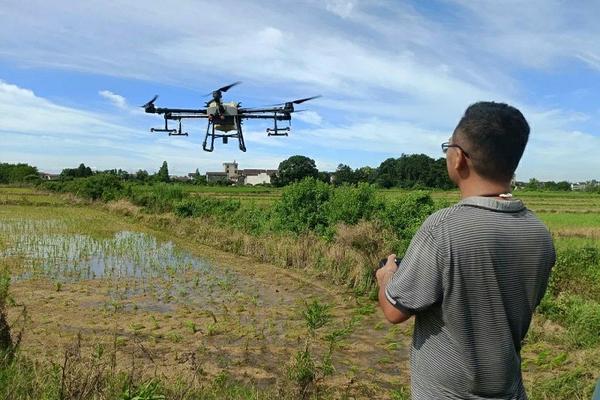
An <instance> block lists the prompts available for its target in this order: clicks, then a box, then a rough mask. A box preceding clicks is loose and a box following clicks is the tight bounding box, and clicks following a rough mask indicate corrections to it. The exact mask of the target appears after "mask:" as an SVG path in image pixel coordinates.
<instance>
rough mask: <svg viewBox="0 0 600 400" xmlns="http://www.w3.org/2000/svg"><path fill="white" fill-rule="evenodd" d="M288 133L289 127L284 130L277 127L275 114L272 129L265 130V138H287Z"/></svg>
mask: <svg viewBox="0 0 600 400" xmlns="http://www.w3.org/2000/svg"><path fill="white" fill-rule="evenodd" d="M289 132H290V127H289V126H286V127H285V128H278V127H277V113H275V117H274V118H273V128H267V136H287V135H288V133H289Z"/></svg>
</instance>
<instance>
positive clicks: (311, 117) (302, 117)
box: [294, 110, 323, 125]
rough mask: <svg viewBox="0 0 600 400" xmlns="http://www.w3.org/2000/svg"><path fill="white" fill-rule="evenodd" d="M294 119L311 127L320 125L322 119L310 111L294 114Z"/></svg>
mask: <svg viewBox="0 0 600 400" xmlns="http://www.w3.org/2000/svg"><path fill="white" fill-rule="evenodd" d="M294 119H297V120H299V121H302V122H306V123H307V124H311V125H321V123H322V122H323V118H322V117H321V116H320V115H319V113H317V112H316V111H310V110H306V111H300V112H297V113H294Z"/></svg>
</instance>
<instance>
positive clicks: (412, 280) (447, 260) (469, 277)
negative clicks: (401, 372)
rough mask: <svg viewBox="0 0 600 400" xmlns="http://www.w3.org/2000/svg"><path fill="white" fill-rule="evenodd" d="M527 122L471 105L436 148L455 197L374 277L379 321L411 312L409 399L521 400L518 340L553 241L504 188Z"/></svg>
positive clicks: (542, 285) (496, 106)
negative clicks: (442, 156) (400, 255)
mask: <svg viewBox="0 0 600 400" xmlns="http://www.w3.org/2000/svg"><path fill="white" fill-rule="evenodd" d="M528 137H529V125H528V124H527V121H526V120H525V118H524V117H523V115H522V114H521V112H520V111H519V110H517V109H516V108H514V107H511V106H509V105H506V104H501V103H493V102H480V103H476V104H473V105H471V106H470V107H469V108H467V110H466V112H465V114H464V116H463V117H462V119H461V120H460V122H459V123H458V126H457V127H456V129H455V130H454V133H453V134H452V137H451V139H450V141H449V142H447V143H444V144H442V150H443V151H444V153H446V166H447V170H448V174H449V176H450V179H451V180H452V181H453V182H454V183H455V184H456V185H457V186H458V188H459V189H460V193H461V198H462V200H461V201H460V202H459V203H458V204H456V205H454V206H452V207H449V208H445V209H443V210H439V211H437V212H436V213H434V214H433V215H431V216H430V217H429V218H428V219H427V220H426V221H425V222H424V223H423V225H422V226H421V228H420V229H419V231H418V232H417V233H416V235H415V237H414V238H413V239H412V241H411V243H410V246H409V248H408V250H407V252H406V254H405V256H404V258H403V259H402V262H401V264H400V266H399V267H397V266H396V264H395V262H394V258H395V255H394V254H392V255H390V256H389V257H388V261H387V264H386V265H385V266H384V267H383V268H381V269H380V270H379V271H378V272H377V282H378V284H379V288H380V289H379V303H380V305H381V308H382V310H383V312H384V315H385V316H386V318H387V319H388V320H389V321H390V322H392V323H400V322H403V321H406V320H407V319H409V318H410V317H411V316H412V315H414V316H415V326H414V332H413V343H412V349H411V389H412V398H413V399H414V400H420V399H526V398H527V395H526V393H525V390H524V388H523V382H522V379H521V357H520V350H521V342H522V341H523V339H524V338H525V335H526V333H527V330H528V328H529V324H530V322H531V316H532V314H533V312H534V309H535V308H536V306H537V305H538V304H539V302H540V300H541V299H542V297H543V295H544V292H545V290H546V286H547V282H548V277H549V274H550V270H551V268H552V266H553V265H554V261H555V252H554V247H553V244H552V237H551V235H550V233H549V232H548V230H547V229H546V227H545V226H544V224H543V223H542V222H540V221H539V220H538V219H537V218H536V217H535V216H534V215H533V214H532V213H531V212H530V211H529V210H528V209H527V208H525V206H524V205H523V203H522V202H521V201H520V200H515V199H512V196H511V194H510V182H511V179H512V177H513V175H514V172H515V169H516V168H517V165H518V163H519V160H520V159H521V156H522V154H523V151H524V149H525V145H526V144H527V139H528Z"/></svg>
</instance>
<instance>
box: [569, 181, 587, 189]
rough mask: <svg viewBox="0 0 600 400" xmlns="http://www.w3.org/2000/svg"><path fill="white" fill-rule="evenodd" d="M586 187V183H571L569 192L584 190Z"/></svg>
mask: <svg viewBox="0 0 600 400" xmlns="http://www.w3.org/2000/svg"><path fill="white" fill-rule="evenodd" d="M587 187H588V184H587V183H579V182H578V183H571V190H585V189H587Z"/></svg>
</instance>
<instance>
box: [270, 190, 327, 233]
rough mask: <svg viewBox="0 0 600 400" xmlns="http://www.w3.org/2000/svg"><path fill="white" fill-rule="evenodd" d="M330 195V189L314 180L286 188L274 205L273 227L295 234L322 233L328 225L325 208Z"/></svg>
mask: <svg viewBox="0 0 600 400" xmlns="http://www.w3.org/2000/svg"><path fill="white" fill-rule="evenodd" d="M330 195H331V187H330V186H329V185H328V184H326V183H323V182H321V181H318V180H316V179H314V178H307V179H305V180H303V181H301V182H298V183H294V184H292V185H289V186H287V187H286V188H285V189H284V190H283V193H282V195H281V198H280V199H279V200H278V201H277V202H276V203H275V207H274V218H275V221H274V222H275V226H276V227H277V228H278V229H281V230H286V231H291V232H295V233H301V232H305V231H308V230H314V231H317V232H320V233H321V232H323V231H324V229H325V228H326V227H327V225H328V218H327V210H326V207H327V202H328V200H329V197H330Z"/></svg>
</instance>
